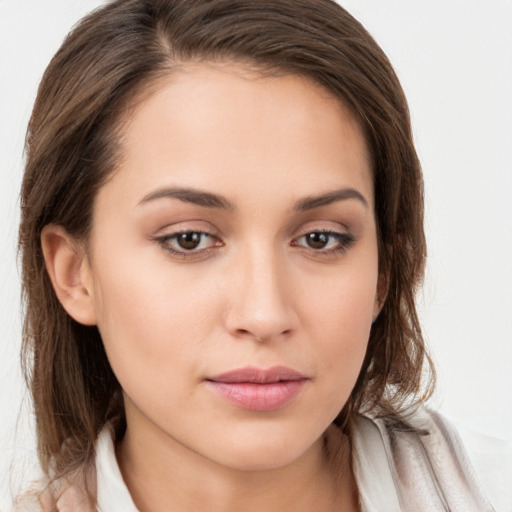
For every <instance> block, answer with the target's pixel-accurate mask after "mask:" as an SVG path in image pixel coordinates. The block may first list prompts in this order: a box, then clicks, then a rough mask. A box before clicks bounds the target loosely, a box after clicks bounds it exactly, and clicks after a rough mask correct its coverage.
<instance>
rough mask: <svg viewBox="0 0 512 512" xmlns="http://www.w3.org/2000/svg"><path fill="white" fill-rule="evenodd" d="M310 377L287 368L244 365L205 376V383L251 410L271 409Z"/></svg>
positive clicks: (287, 400) (283, 403) (280, 405)
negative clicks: (262, 367)
mask: <svg viewBox="0 0 512 512" xmlns="http://www.w3.org/2000/svg"><path fill="white" fill-rule="evenodd" d="M309 380H310V379H309V378H308V377H307V376H305V375H303V374H301V373H299V372H297V371H295V370H292V369H291V368H287V367H284V366H274V367H272V368H268V369H261V368H254V367H246V368H239V369H236V370H231V371H229V372H225V373H221V374H218V375H215V376H212V377H209V378H207V379H206V383H207V385H208V386H209V387H210V388H211V389H212V390H213V391H214V392H216V394H218V395H220V397H221V398H223V399H225V400H227V401H228V402H230V403H231V404H232V405H235V406H237V407H240V408H242V409H246V410H251V411H275V410H277V409H281V408H283V407H285V406H287V405H288V404H289V403H290V402H291V401H292V400H293V399H294V398H295V397H296V396H297V395H298V394H299V393H300V392H301V390H302V388H303V387H304V385H305V384H306V383H307V382H308V381H309Z"/></svg>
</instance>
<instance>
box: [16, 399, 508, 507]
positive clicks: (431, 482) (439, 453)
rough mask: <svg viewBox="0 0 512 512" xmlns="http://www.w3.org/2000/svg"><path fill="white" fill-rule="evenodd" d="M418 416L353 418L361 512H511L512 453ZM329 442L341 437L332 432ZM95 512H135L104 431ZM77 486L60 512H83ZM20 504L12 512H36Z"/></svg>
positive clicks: (429, 415)
mask: <svg viewBox="0 0 512 512" xmlns="http://www.w3.org/2000/svg"><path fill="white" fill-rule="evenodd" d="M461 434H462V435H460V434H459V433H458V432H457V430H455V428H454V427H453V426H452V424H451V423H450V422H449V421H448V420H446V418H444V417H443V416H441V415H440V414H439V413H437V412H434V411H431V410H429V409H426V408H420V409H418V410H417V411H416V412H415V413H414V415H412V416H411V417H408V418H407V419H406V420H398V419H397V418H390V417H376V416H372V415H360V416H358V417H357V419H356V421H355V424H354V425H353V429H352V433H351V435H352V462H353V469H354V475H355V479H356V482H357V486H358V490H359V496H360V504H361V512H512V445H510V444H508V443H506V442H503V441H499V440H495V439H492V438H488V437H485V436H479V435H476V434H472V433H470V432H467V431H461ZM327 435H328V436H336V435H338V436H340V435H341V433H340V432H339V431H338V429H337V427H334V426H331V427H330V428H329V429H328V432H327ZM95 471H96V479H97V480H96V481H97V489H96V492H97V502H98V505H97V506H98V512H138V511H137V508H136V507H135V505H134V503H133V500H132V498H131V496H130V493H129V491H128V489H127V487H126V485H125V483H124V481H123V478H122V475H121V472H120V469H119V466H118V464H117V460H116V456H115V451H114V444H113V441H112V437H111V433H110V430H108V429H105V430H104V431H103V432H102V433H101V434H100V436H99V438H98V441H97V445H96V467H95ZM83 498H84V497H83V495H81V494H80V492H79V490H77V488H76V485H75V486H71V487H70V488H69V489H67V490H65V491H64V492H63V493H62V496H61V497H60V499H59V500H58V502H57V506H58V510H59V512H79V511H80V512H82V510H83V511H84V512H85V511H86V510H87V511H88V510H89V509H88V508H85V506H84V503H85V501H84V499H83ZM40 510H41V509H40V507H39V506H37V508H35V507H31V506H30V505H28V504H25V507H24V508H19V509H17V511H16V512H35V511H38V512H39V511H40Z"/></svg>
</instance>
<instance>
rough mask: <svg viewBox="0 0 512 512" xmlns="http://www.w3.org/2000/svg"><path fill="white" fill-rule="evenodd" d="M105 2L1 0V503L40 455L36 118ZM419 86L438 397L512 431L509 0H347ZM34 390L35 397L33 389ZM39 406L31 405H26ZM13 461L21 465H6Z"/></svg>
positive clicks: (427, 308) (430, 331) (442, 404)
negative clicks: (23, 276) (32, 167)
mask: <svg viewBox="0 0 512 512" xmlns="http://www.w3.org/2000/svg"><path fill="white" fill-rule="evenodd" d="M100 3H101V2H99V1H98V0H45V1H44V2H43V1H40V0H0V173H1V174H0V212H1V217H0V218H1V222H0V241H1V243H0V300H1V302H0V332H1V333H2V336H1V345H0V354H1V355H0V411H1V413H0V509H2V510H5V509H7V508H8V503H9V497H8V492H7V490H6V489H7V487H8V484H9V476H7V475H9V474H13V471H14V474H17V473H16V471H20V461H23V460H25V459H26V458H27V456H28V459H29V460H30V457H31V456H33V453H34V441H33V435H32V434H31V426H30V415H29V414H28V413H27V412H26V410H25V412H23V413H22V414H21V416H20V407H21V402H22V397H23V395H24V387H23V383H22V381H21V375H20V370H19V363H18V352H19V345H20V307H19V304H20V299H19V283H18V280H19V276H18V270H17V267H16V234H17V223H18V218H19V215H18V208H19V200H18V194H19V192H18V191H19V185H20V181H21V175H22V152H23V139H24V131H25V127H26V124H27V121H28V118H29V115H30V110H31V106H32V103H33V100H34V98H35V92H36V87H37V83H38V81H39V79H40V77H41V75H42V72H43V70H44V68H45V66H46V64H47V63H48V61H49V59H50V57H51V56H52V55H53V53H54V52H55V51H56V50H57V48H58V46H59V44H60V43H61V41H62V39H63V37H64V35H65V34H66V32H67V31H68V30H69V28H70V27H71V26H72V25H73V24H74V23H75V22H76V21H77V20H78V19H79V18H80V17H81V16H82V15H83V14H85V13H86V12H88V11H89V10H90V9H92V8H94V7H96V6H97V5H99V4H100ZM340 3H341V4H342V5H344V6H345V7H347V8H348V10H349V11H351V12H352V13H353V14H354V15H355V16H356V17H357V18H358V19H359V20H360V21H362V22H363V24H365V26H366V27H367V28H368V29H369V31H370V32H371V33H372V34H373V35H374V36H375V38H376V39H377V41H378V42H379V43H380V44H381V46H382V47H383V49H384V51H385V52H386V53H387V54H388V56H389V57H390V59H391V61H392V63H393V64H394V66H395V68H396V70H397V72H398V75H399V77H400V79H401V80H402V84H403V86H404V89H405V91H406V94H407V96H408V98H409V103H410V107H411V114H412V119H413V126H414V134H415V139H416V143H417V148H418V152H419V155H420V158H421V161H422V163H423V169H424V174H425V185H426V214H427V216H426V229H427V237H428V244H429V257H428V271H427V280H426V285H425V288H424V292H423V294H422V296H421V304H422V305H421V316H422V319H423V325H424V329H425V335H426V338H427V341H428V343H429V345H430V347H431V351H432V353H433V356H434V359H435V362H436V364H437V370H438V376H439V386H438V390H437V393H436V396H435V398H434V401H433V404H434V405H435V406H436V407H439V408H440V409H441V410H442V411H443V412H445V414H447V415H449V416H450V417H452V418H453V419H455V420H457V421H459V422H460V423H462V424H465V425H467V426H470V427H471V428H473V429H476V430H479V431H481V432H484V433H487V434H489V435H493V436H497V437H501V438H505V439H509V440H511V441H512V1H511V0H486V1H484V0H429V1H426V0H385V1H383V0H342V1H341V2H340ZM26 402H27V401H26ZM28 405H29V404H28ZM13 460H14V462H15V467H14V468H13V469H9V467H10V463H11V462H12V461H13Z"/></svg>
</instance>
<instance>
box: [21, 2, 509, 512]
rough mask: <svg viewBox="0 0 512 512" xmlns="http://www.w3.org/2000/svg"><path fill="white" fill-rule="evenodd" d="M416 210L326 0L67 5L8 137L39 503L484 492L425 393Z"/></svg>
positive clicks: (300, 505)
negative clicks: (51, 51)
mask: <svg viewBox="0 0 512 512" xmlns="http://www.w3.org/2000/svg"><path fill="white" fill-rule="evenodd" d="M422 222H423V212H422V182H421V172H420V168H419V163H418V160H417V156H416V153H415V151H414V147H413V144H412V137H411V132H410V124H409V117H408V111H407V105H406V102H405V98H404V96H403V92H402V90H401V88H400V85H399V83H398V80H397V79H396V76H395V74H394V72H393V70H392V68H391V66H390V65H389V62H388V61H387V59H386V57H385V56H384V55H383V53H382V51H381V50H380V49H379V48H378V46H377V45H376V44H375V42H374V41H373V40H372V39H371V37H370V36H369V35H368V34H367V32H366V31H365V30H364V29H363V28H362V27H361V26H360V25H359V24H358V23H357V22H356V21H355V20H354V19H353V18H351V17H350V16H349V15H348V14H347V13H346V12H345V11H344V10H343V9H342V8H340V7H339V6H338V5H337V4H335V3H333V2H330V1H328V0H322V1H320V0H318V1H296V0H295V1H293V2H292V1H289V0H287V1H262V2H244V1H213V2H205V1H199V0H197V1H196V0H192V1H191V0H187V1H186V2H185V1H169V0H166V1H164V0H152V1H150V0H145V1H144V0H125V1H117V2H113V3H111V4H109V5H107V6H106V7H104V8H102V9H100V10H98V11H96V12H95V13H93V14H91V15H90V16H89V17H87V18H86V19H84V20H83V21H82V22H81V23H80V24H79V25H78V26H77V27H76V28H75V30H74V31H73V32H72V33H71V35H70V36H69V37H68V39H67V40H66V41H65V42H64V44H63V46H62V47H61V49H60V50H59V52H58V53H57V55H56V56H55V58H54V59H53V61H52V63H51V64H50V66H49V67H48V69H47V71H46V73H45V76H44V77H43V81H42V83H41V87H40V90H39V94H38V98H37V100H36V105H35V107H34V112H33V115H32V119H31V122H30V126H29V135H28V139H27V166H26V172H25V177H24V183H23V190H22V224H21V230H20V247H21V251H22V255H23V261H22V264H23V283H24V291H25V297H26V301H27V318H26V325H25V345H24V347H25V354H26V357H27V360H29V361H33V365H32V366H31V367H30V370H29V376H30V381H31V390H32V394H33V398H34V406H35V413H36V418H37V431H38V432H37V433H38V447H39V457H40V461H41V466H42V469H43V471H44V473H45V474H46V475H47V479H46V481H44V482H42V484H41V489H40V490H38V491H37V492H36V493H35V497H34V506H36V507H38V508H39V507H40V508H42V510H55V509H56V510H82V509H83V510H90V509H93V508H94V507H96V508H97V509H98V510H103V511H109V512H114V511H116V510H119V511H121V510H123V511H126V510H141V511H145V510H180V511H186V510H198V509H205V508H206V509H208V510H217V509H218V510H268V511H271V510H340V511H341V510H346V511H355V510H365V511H371V510H383V509H384V507H387V509H388V510H414V511H421V510H464V511H469V510H478V511H483V510H493V508H492V506H493V505H494V506H495V507H497V506H498V505H496V503H497V502H494V503H492V502H491V501H490V499H489V496H488V495H486V492H487V493H488V491H487V489H485V490H484V489H483V488H482V487H481V485H480V483H479V482H478V479H477V477H476V476H475V474H474V471H473V469H472V466H471V461H470V459H469V458H468V455H467V454H466V452H465V450H464V449H463V448H462V447H461V445H460V441H459V438H458V436H457V434H456V433H455V432H454V431H453V430H452V429H451V427H450V426H449V425H448V424H447V423H446V422H444V420H443V419H442V418H440V417H439V416H438V415H437V414H435V413H432V412H429V411H428V410H426V409H422V408H419V404H420V403H421V402H422V401H424V400H425V399H426V398H427V397H428V396H429V393H430V391H431V389H432V381H430V382H427V383H426V385H424V386H423V387H422V385H421V382H420V377H421V371H422V367H423V365H424V363H425V364H426V365H427V366H429V359H428V357H427V355H426V352H425V347H424V343H423V340H422V336H421V330H420V326H419V323H418V319H417V315H416V309H415V302H414V292H415V290H416V287H417V286H418V284H419V282H420V280H421V277H422V273H423V265H424V258H425V241H424V234H423V227H422ZM494 499H495V498H494V497H491V500H494ZM498 499H500V498H499V496H498ZM36 504H37V505H36ZM23 506H25V507H30V506H31V505H29V504H25V505H23ZM500 506H501V505H500ZM38 508H35V509H38Z"/></svg>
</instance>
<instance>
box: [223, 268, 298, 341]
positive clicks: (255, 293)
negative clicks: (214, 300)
mask: <svg viewBox="0 0 512 512" xmlns="http://www.w3.org/2000/svg"><path fill="white" fill-rule="evenodd" d="M241 267H242V269H241V270H240V272H241V275H240V278H239V279H235V282H237V283H238V286H236V289H235V291H234V293H233V296H232V298H231V301H230V305H229V310H228V314H227V320H226V327H227V329H228V331H229V332H230V333H231V334H232V335H233V336H235V337H236V338H240V339H252V340H254V341H256V342H258V343H263V342H268V341H272V340H277V339H284V338H287V337H289V336H290V335H292V333H293V332H294V331H295V330H296V328H297V324H298V318H297V315H296V312H295V309H294V306H293V296H292V295H293V294H292V293H290V286H289V285H290V282H289V278H288V276H287V272H286V271H285V270H284V269H283V268H282V266H279V265H278V264H277V263H276V262H275V261H272V263H270V262H268V261H267V262H266V264H264V263H263V261H262V260H261V259H260V260H259V261H258V263H251V262H250V261H246V262H245V264H243V265H241Z"/></svg>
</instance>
